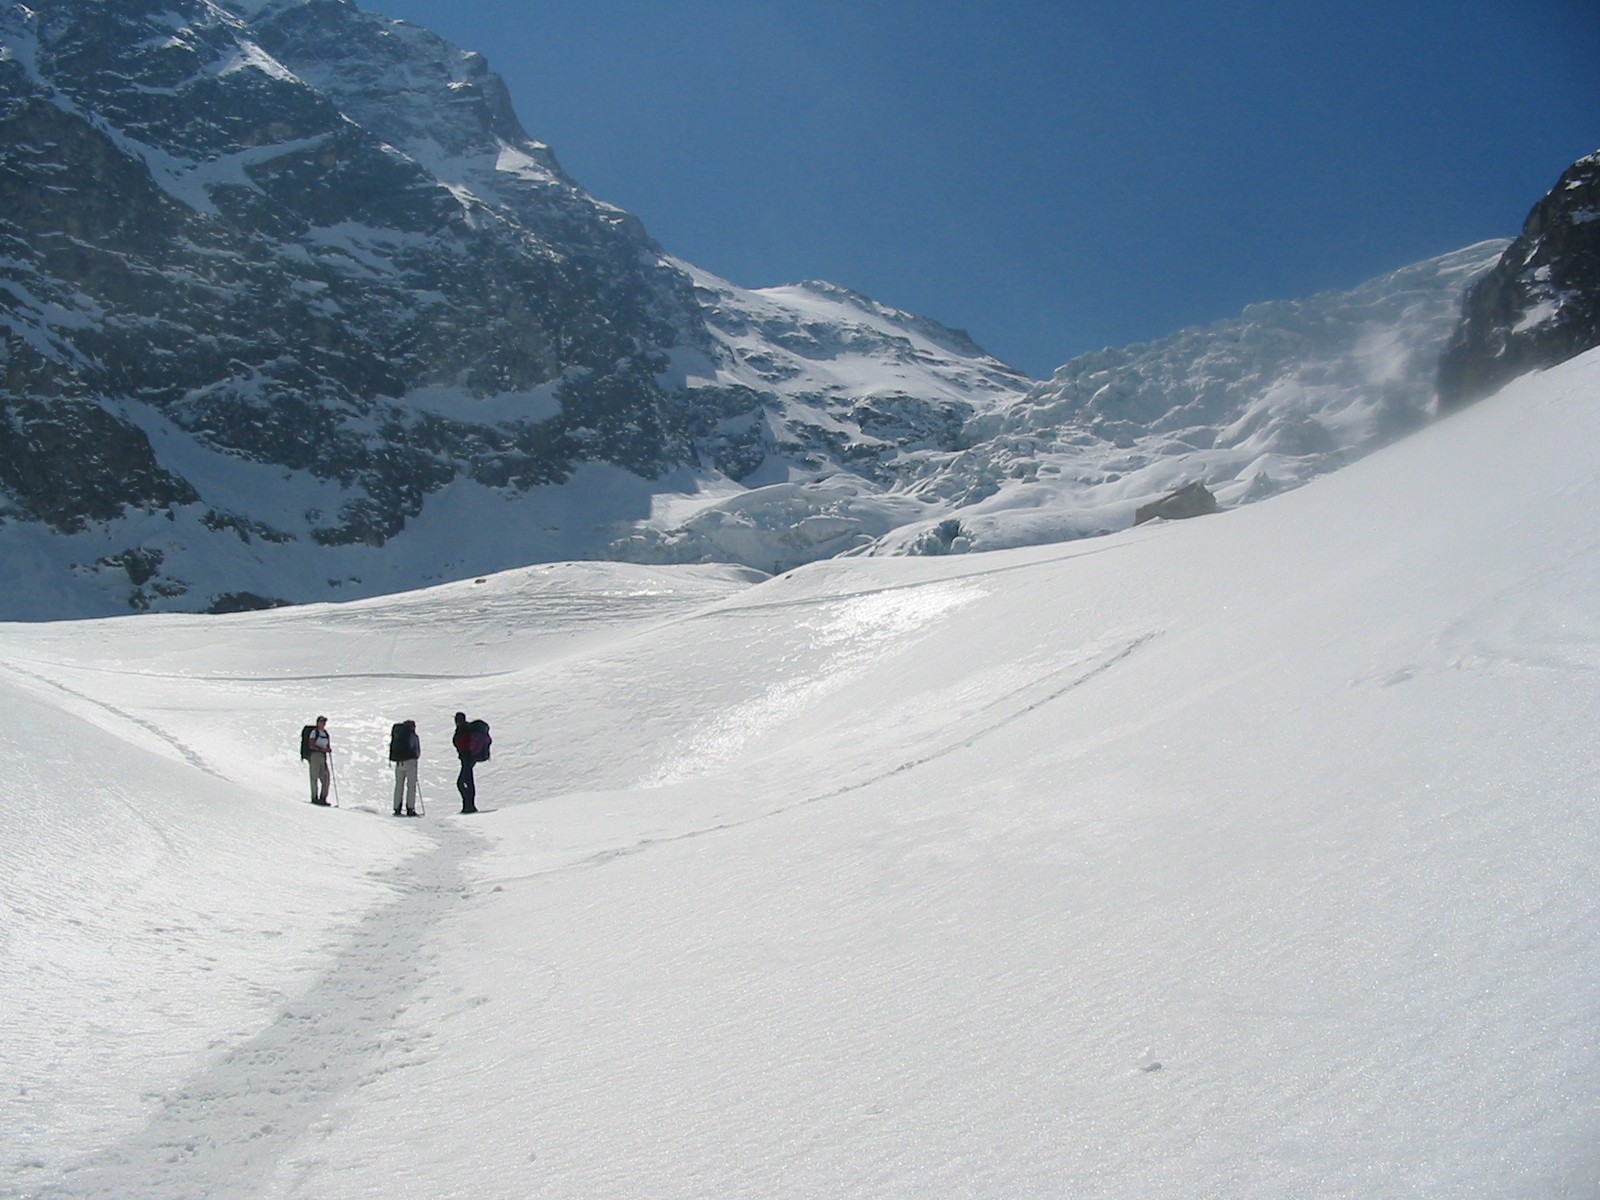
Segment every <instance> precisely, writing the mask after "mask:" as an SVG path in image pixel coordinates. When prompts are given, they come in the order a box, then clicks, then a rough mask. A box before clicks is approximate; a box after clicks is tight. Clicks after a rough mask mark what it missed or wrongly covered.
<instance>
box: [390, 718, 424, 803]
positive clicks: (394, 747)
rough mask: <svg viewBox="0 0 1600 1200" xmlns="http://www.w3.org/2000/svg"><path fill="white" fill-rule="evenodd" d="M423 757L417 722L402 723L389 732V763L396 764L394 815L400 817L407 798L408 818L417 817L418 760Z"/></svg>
mask: <svg viewBox="0 0 1600 1200" xmlns="http://www.w3.org/2000/svg"><path fill="white" fill-rule="evenodd" d="M421 757H422V739H421V738H419V737H418V736H417V723H416V722H415V721H401V722H400V723H399V724H398V725H396V726H395V727H394V728H393V729H391V730H390V731H389V761H390V762H392V763H393V764H394V815H395V816H397V817H398V816H399V815H400V800H401V796H402V794H403V795H404V798H405V805H406V816H408V817H414V816H416V815H417V760H418V759H419V758H421Z"/></svg>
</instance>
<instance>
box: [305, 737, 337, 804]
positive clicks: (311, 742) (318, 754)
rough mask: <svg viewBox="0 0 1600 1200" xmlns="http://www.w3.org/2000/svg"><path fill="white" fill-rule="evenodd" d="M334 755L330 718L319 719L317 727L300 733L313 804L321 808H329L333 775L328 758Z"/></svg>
mask: <svg viewBox="0 0 1600 1200" xmlns="http://www.w3.org/2000/svg"><path fill="white" fill-rule="evenodd" d="M332 753H333V739H332V738H330V737H329V736H328V718H327V717H318V718H317V723H316V724H315V725H307V726H306V727H305V728H304V729H302V730H301V731H300V757H301V758H303V759H304V760H305V762H306V766H307V767H308V768H309V769H310V772H311V803H313V804H315V805H317V806H318V807H319V808H327V807H328V785H329V784H330V783H331V782H332V779H333V775H332V773H331V771H330V770H329V768H328V757H329V756H330V755H331V754H332Z"/></svg>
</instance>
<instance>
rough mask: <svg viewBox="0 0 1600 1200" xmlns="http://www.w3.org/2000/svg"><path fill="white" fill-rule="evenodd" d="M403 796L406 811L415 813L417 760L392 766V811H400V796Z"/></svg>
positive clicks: (409, 760)
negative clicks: (402, 794)
mask: <svg viewBox="0 0 1600 1200" xmlns="http://www.w3.org/2000/svg"><path fill="white" fill-rule="evenodd" d="M402 792H403V793H404V794H405V799H406V811H407V812H416V811H417V760H416V759H414V758H413V759H408V760H407V761H405V762H397V763H395V765H394V810H395V812H399V811H400V796H401V793H402Z"/></svg>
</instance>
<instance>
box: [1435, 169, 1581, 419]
mask: <svg viewBox="0 0 1600 1200" xmlns="http://www.w3.org/2000/svg"><path fill="white" fill-rule="evenodd" d="M1597 345H1600V153H1595V154H1591V155H1589V156H1588V157H1586V158H1582V159H1579V160H1578V161H1577V162H1576V163H1574V164H1573V165H1572V166H1571V167H1569V168H1568V169H1567V170H1566V171H1565V172H1564V173H1563V174H1562V176H1561V178H1560V180H1558V181H1557V183H1556V186H1555V187H1554V188H1552V189H1551V190H1550V192H1549V194H1548V195H1546V196H1545V197H1544V199H1542V200H1540V201H1539V203H1538V204H1536V205H1534V207H1533V211H1532V212H1531V213H1529V214H1528V220H1527V222H1526V223H1525V224H1524V225H1523V227H1522V233H1521V235H1520V236H1519V237H1518V238H1517V239H1516V240H1515V241H1513V242H1512V243H1511V245H1510V246H1508V247H1507V248H1506V252H1505V254H1504V255H1503V256H1502V257H1501V259H1500V261H1499V262H1498V263H1496V264H1495V267H1494V269H1493V270H1492V271H1490V272H1489V273H1488V274H1487V275H1486V276H1484V278H1483V279H1482V280H1480V281H1479V282H1478V284H1477V285H1476V286H1475V287H1474V288H1473V289H1472V291H1471V293H1470V294H1469V295H1468V296H1467V298H1466V301H1465V303H1464V305H1463V307H1462V314H1461V323H1460V325H1458V326H1457V328H1456V330H1455V333H1454V335H1453V336H1452V337H1451V339H1450V344H1449V346H1448V347H1447V348H1446V350H1445V353H1444V356H1443V357H1442V359H1441V360H1440V363H1439V406H1440V408H1441V410H1443V411H1449V410H1451V409H1454V408H1459V407H1461V406H1462V405H1465V404H1470V403H1471V402H1472V401H1474V400H1478V399H1481V398H1482V397H1484V396H1486V395H1488V394H1489V393H1490V392H1493V391H1495V390H1497V389H1498V388H1499V387H1501V386H1502V385H1503V384H1505V383H1506V382H1508V381H1509V380H1511V379H1514V378H1516V377H1517V376H1518V375H1522V374H1525V373H1526V372H1528V371H1532V370H1537V369H1539V368H1541V367H1551V366H1554V365H1556V364H1557V363H1561V362H1565V361H1566V360H1567V359H1569V358H1572V357H1573V356H1575V355H1577V354H1581V353H1582V352H1583V351H1585V350H1588V349H1591V348H1592V347H1594V346H1597Z"/></svg>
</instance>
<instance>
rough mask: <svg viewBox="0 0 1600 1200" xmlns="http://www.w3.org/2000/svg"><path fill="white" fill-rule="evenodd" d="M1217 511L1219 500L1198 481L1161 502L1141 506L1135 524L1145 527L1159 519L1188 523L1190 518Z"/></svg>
mask: <svg viewBox="0 0 1600 1200" xmlns="http://www.w3.org/2000/svg"><path fill="white" fill-rule="evenodd" d="M1216 511H1217V498H1216V497H1215V496H1213V495H1212V494H1211V489H1210V488H1208V487H1206V485H1205V484H1203V483H1201V482H1199V481H1198V480H1196V481H1195V482H1194V483H1189V484H1185V485H1184V486H1183V487H1181V488H1179V489H1178V490H1177V491H1175V492H1169V493H1167V494H1166V495H1165V496H1163V497H1161V499H1159V500H1152V501H1151V502H1150V503H1149V504H1141V505H1140V506H1139V507H1138V508H1137V509H1135V510H1134V514H1133V523H1134V524H1135V525H1143V524H1144V523H1145V522H1146V521H1154V520H1155V519H1156V518H1158V517H1159V518H1161V519H1162V520H1165V521H1186V520H1188V519H1189V518H1190V517H1204V516H1209V515H1210V514H1211V513H1214V512H1216Z"/></svg>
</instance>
